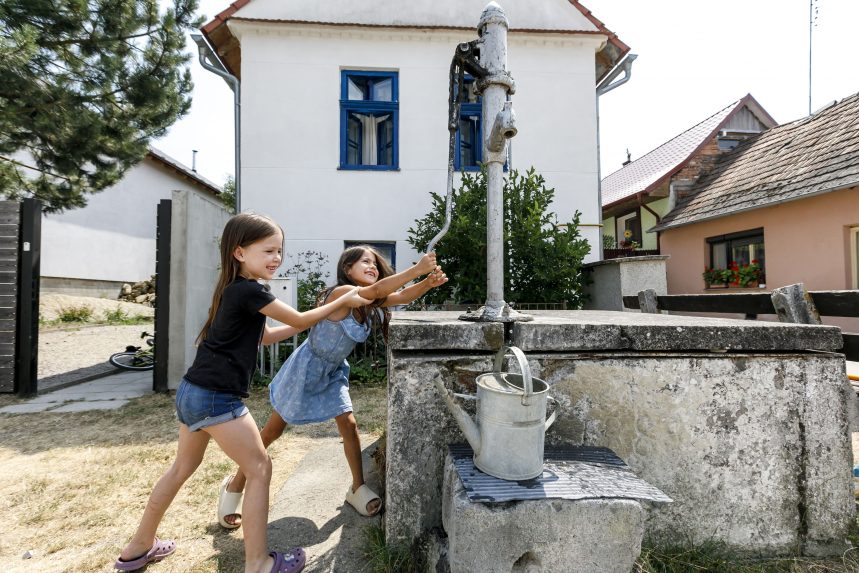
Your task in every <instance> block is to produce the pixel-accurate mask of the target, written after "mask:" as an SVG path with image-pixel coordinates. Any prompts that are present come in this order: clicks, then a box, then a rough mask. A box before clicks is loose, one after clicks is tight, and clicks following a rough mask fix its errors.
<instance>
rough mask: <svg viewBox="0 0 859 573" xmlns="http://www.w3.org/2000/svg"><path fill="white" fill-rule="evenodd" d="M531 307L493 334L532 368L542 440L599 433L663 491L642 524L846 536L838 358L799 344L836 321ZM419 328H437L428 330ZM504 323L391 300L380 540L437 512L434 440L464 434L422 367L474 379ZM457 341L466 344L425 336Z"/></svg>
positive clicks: (845, 451) (597, 438) (827, 546)
mask: <svg viewBox="0 0 859 573" xmlns="http://www.w3.org/2000/svg"><path fill="white" fill-rule="evenodd" d="M534 314H535V315H538V316H537V319H536V320H535V321H534V322H532V323H520V324H516V325H515V326H514V327H513V328H512V329H511V331H510V332H508V340H509V341H510V342H511V343H512V344H514V345H516V346H519V347H520V348H521V349H522V350H524V351H525V352H526V354H527V355H528V359H529V364H530V367H531V369H532V373H533V374H534V376H536V377H539V378H541V379H543V380H545V381H546V382H547V383H548V384H549V385H550V394H551V395H553V396H554V397H555V398H556V399H557V400H558V401H559V406H558V420H557V422H555V424H554V425H553V427H552V428H551V429H550V430H549V432H548V434H547V437H546V440H547V443H548V444H552V445H595V446H605V447H609V448H611V449H613V450H614V451H615V452H616V453H617V454H618V455H619V456H620V457H621V458H623V459H624V460H625V461H626V462H627V463H628V464H629V466H630V467H631V469H632V470H633V471H634V472H636V474H637V475H638V476H640V477H641V478H643V479H645V480H646V481H648V482H650V483H652V484H653V485H655V486H657V487H658V488H660V489H661V490H663V491H664V492H665V493H666V494H668V495H669V496H670V497H672V498H673V499H674V500H675V502H674V503H673V504H668V505H654V506H651V507H650V508H649V510H648V515H647V520H646V528H645V536H646V538H649V539H650V540H652V541H655V542H664V543H674V544H677V543H681V544H682V543H690V542H691V543H704V542H710V541H716V542H723V543H725V544H727V545H728V546H729V547H731V548H732V549H733V550H735V551H738V552H748V553H754V554H758V555H785V554H790V553H795V552H797V551H800V552H802V553H804V554H809V555H817V554H837V553H839V552H841V551H843V550H844V549H845V548H846V544H845V543H846V542H845V541H844V540H845V536H846V535H847V533H848V531H849V530H850V527H851V522H852V520H853V517H854V501H853V492H852V479H851V472H850V469H851V463H852V455H851V450H850V443H849V439H848V433H847V422H846V414H845V406H844V404H845V396H844V395H843V392H844V384H843V376H844V359H843V356H842V355H840V354H834V353H828V352H818V353H809V352H805V351H803V350H802V348H813V349H815V348H816V349H818V350H824V351H826V350H832V349H834V348H837V344H838V342H837V335H838V330H837V329H836V328H833V327H826V326H813V327H808V326H805V325H778V327H776V325H773V324H768V325H766V324H761V323H756V324H753V323H751V322H750V321H733V320H725V319H701V318H697V317H696V318H691V317H678V316H662V315H641V314H634V313H588V312H587V311H577V312H567V313H534ZM417 315H420V316H417ZM432 315H435V316H432ZM445 315H450V316H445ZM708 331H709V332H710V334H709V335H707V334H706V333H707V332H708ZM432 332H438V333H439V334H440V336H439V337H438V339H437V340H436V344H434V345H433V344H432V343H431V340H432V336H431V333H432ZM503 335H504V334H503V326H502V325H500V324H473V323H459V324H456V320H455V315H454V313H402V314H399V315H397V317H396V319H395V320H394V322H393V324H392V326H391V346H390V355H389V380H388V384H389V404H388V452H387V480H386V482H387V518H386V519H387V522H386V526H387V535H388V536H389V539H397V540H417V539H420V538H421V537H422V536H424V535H425V533H426V532H428V531H430V530H432V529H433V528H438V527H441V484H442V471H443V463H444V457H445V453H446V445H447V444H448V443H452V442H462V441H464V438H463V436H462V433H461V432H460V430H459V428H458V427H457V426H456V423H455V421H454V420H453V418H452V416H451V415H450V414H449V412H448V411H447V409H446V407H445V405H444V403H443V402H442V400H441V398H440V397H439V396H438V394H437V391H436V389H435V387H434V386H433V384H432V381H433V379H434V378H435V377H436V376H441V378H442V380H443V381H444V383H445V385H446V386H447V387H448V389H452V390H454V391H458V392H466V393H470V392H473V391H474V380H475V377H476V376H477V375H478V374H479V373H481V372H485V371H488V370H490V369H491V356H492V350H493V348H492V346H493V343H494V342H497V341H498V338H499V337H503ZM469 336H471V337H470V338H469ZM454 341H456V342H454ZM464 345H469V347H470V350H456V349H451V348H448V349H443V348H438V347H445V346H448V347H449V346H464ZM710 345H711V346H712V348H707V346H710ZM433 346H435V347H436V348H435V349H433V348H432V347H433ZM498 346H500V344H499V345H496V346H495V348H498ZM547 346H554V347H556V348H557V350H555V351H553V350H547V349H546V347H547ZM726 346H728V347H729V348H726ZM778 346H781V349H778V348H776V347H778ZM684 347H685V348H684ZM755 347H759V348H755ZM648 348H652V349H651V350H648ZM511 369H515V367H514V366H513V365H511Z"/></svg>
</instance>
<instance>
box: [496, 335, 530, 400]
mask: <svg viewBox="0 0 859 573" xmlns="http://www.w3.org/2000/svg"><path fill="white" fill-rule="evenodd" d="M508 350H509V351H510V352H512V353H513V356H515V357H516V361H517V362H519V370H520V371H521V372H522V390H523V391H524V394H522V405H523V406H527V405H528V403H529V402H530V401H531V396H532V395H533V394H534V384H533V383H532V382H531V367H530V366H528V359H527V358H525V353H524V352H522V351H521V350H519V348H517V347H515V346H502V347H501V350H499V351H498V354H496V355H495V366H494V367H493V370H494V371H495V372H501V368H502V366H504V357H505V356H507V351H508Z"/></svg>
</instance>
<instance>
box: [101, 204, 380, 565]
mask: <svg viewBox="0 0 859 573" xmlns="http://www.w3.org/2000/svg"><path fill="white" fill-rule="evenodd" d="M220 250H221V272H220V277H219V278H218V283H217V284H216V285H215V292H214V295H213V296H212V306H211V308H210V309H209V317H208V320H207V321H206V324H205V325H204V326H203V329H202V331H201V332H200V336H199V338H198V342H199V346H198V349H197V355H196V358H195V359H194V364H193V365H192V366H191V368H190V369H188V372H187V373H186V374H185V377H184V378H183V379H182V382H181V383H180V384H179V388H178V389H177V391H176V414H177V417H178V418H179V422H180V424H179V447H178V451H177V453H176V459H175V461H174V462H173V465H172V466H171V467H170V468H169V469H168V470H167V471H166V472H165V473H164V475H163V476H162V477H161V479H159V480H158V483H157V484H155V488H154V489H153V490H152V494H151V495H150V496H149V502H148V503H147V505H146V509H145V510H144V512H143V517H142V518H141V520H140V525H139V526H138V527H137V531H136V532H135V534H134V536H133V537H132V538H131V541H129V542H128V545H126V546H125V548H124V549H123V550H122V553H121V554H120V556H119V559H117V561H116V564H115V567H116V569H119V570H120V571H135V570H137V569H141V568H143V567H145V566H146V565H147V564H149V563H152V562H153V561H160V560H161V559H164V558H165V557H167V556H168V555H171V554H172V553H173V552H174V551H175V549H176V544H175V542H173V541H163V540H159V539H158V538H157V537H155V533H156V530H157V529H158V524H159V523H160V522H161V519H162V517H163V516H164V513H165V512H166V511H167V508H168V507H169V506H170V503H171V502H172V501H173V498H174V497H175V496H176V493H178V491H179V488H181V487H182V484H184V483H185V481H186V480H187V479H188V478H189V477H191V474H193V473H194V471H195V470H196V469H197V467H198V466H199V465H200V462H201V461H202V460H203V454H204V453H205V451H206V447H207V446H208V444H209V438H214V439H215V442H217V443H218V445H219V446H220V447H221V449H222V450H224V453H226V454H227V456H229V457H230V458H231V459H232V460H233V461H234V462H235V463H237V464H238V465H239V467H240V468H241V470H242V472H243V473H244V474H245V475H247V487H246V493H245V499H244V506H243V512H244V543H245V573H297V572H298V571H301V570H302V569H303V568H304V562H305V554H304V550H303V549H301V548H300V547H296V548H294V549H292V550H291V551H289V552H288V553H280V552H277V551H269V550H268V544H267V539H266V528H267V526H268V494H269V483H270V481H271V460H270V459H269V457H268V455H267V454H266V451H265V447H264V446H263V443H262V440H261V438H260V433H259V430H258V429H257V426H256V423H255V422H254V420H253V418H252V417H251V415H250V414H249V413H248V409H247V408H246V407H245V405H244V403H243V402H242V398H244V397H247V396H248V388H249V386H250V378H251V375H252V373H253V369H254V365H255V358H256V353H257V349H258V347H259V344H260V343H261V342H262V343H264V344H272V343H274V342H278V341H280V340H283V339H285V338H287V337H289V336H291V335H292V333H293V332H295V330H296V329H299V330H303V329H305V328H309V327H311V326H313V325H314V324H316V323H317V322H319V321H320V320H322V319H324V318H326V317H327V316H328V315H330V314H332V313H333V312H336V311H338V310H340V309H346V308H357V307H360V306H363V305H366V304H369V303H370V301H369V300H365V299H363V298H361V297H360V296H358V294H357V291H358V289H357V288H354V289H352V290H351V291H349V292H348V293H347V294H346V295H345V296H343V297H340V298H338V299H337V300H335V301H333V302H331V303H329V304H326V305H324V306H320V307H317V308H315V309H313V310H309V311H307V312H298V311H296V310H295V309H293V308H292V307H290V306H288V305H286V304H284V303H282V302H280V301H279V300H277V299H276V298H275V297H274V296H273V295H272V294H271V293H269V292H268V291H267V290H266V288H265V287H264V286H263V285H262V284H260V283H259V282H258V279H265V280H269V279H271V278H272V277H273V276H274V273H275V271H276V270H277V268H278V267H279V266H280V264H281V261H282V256H283V231H282V230H281V229H280V227H279V226H278V225H277V224H276V223H275V222H274V221H272V220H271V219H269V218H267V217H263V216H261V215H254V214H250V213H242V214H239V215H236V216H234V217H232V218H231V219H230V220H229V221H228V222H227V224H226V226H225V227H224V233H223V235H222V237H221V244H220ZM266 316H270V317H272V318H274V319H276V320H278V321H280V322H282V323H284V324H285V325H286V326H279V327H268V326H266V325H265V317H266Z"/></svg>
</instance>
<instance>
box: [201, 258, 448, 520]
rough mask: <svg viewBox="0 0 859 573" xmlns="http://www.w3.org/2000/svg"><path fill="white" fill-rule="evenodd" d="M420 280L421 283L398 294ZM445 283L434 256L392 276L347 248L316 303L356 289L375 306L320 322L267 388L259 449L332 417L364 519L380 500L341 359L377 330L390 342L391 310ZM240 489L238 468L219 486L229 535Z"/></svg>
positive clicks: (350, 493)
mask: <svg viewBox="0 0 859 573" xmlns="http://www.w3.org/2000/svg"><path fill="white" fill-rule="evenodd" d="M424 275H426V278H424V280H422V281H420V282H417V283H415V284H412V285H410V286H408V287H407V288H404V289H402V290H400V289H401V288H402V287H403V286H405V285H406V284H407V283H409V282H410V281H412V280H415V279H417V278H419V277H422V276H424ZM446 282H447V276H446V275H445V274H444V272H443V271H442V269H441V267H439V266H437V265H436V255H435V253H428V254H426V255H424V256H422V257H421V259H420V261H418V262H417V263H416V264H415V265H413V266H411V267H410V268H408V269H406V270H404V271H401V272H399V273H395V272H394V269H392V268H391V266H390V265H389V264H388V262H387V261H386V260H385V259H384V258H383V257H382V256H381V255H380V254H379V253H378V252H377V251H376V250H375V249H373V248H372V247H370V246H368V245H360V246H355V247H350V248H348V249H346V250H345V251H343V254H342V255H340V260H339V261H338V262H337V284H336V285H334V286H331V287H330V288H328V289H326V290H325V291H323V292H322V294H321V295H320V297H319V301H318V302H319V303H320V304H322V303H325V302H328V301H331V300H336V299H338V297H340V296H343V295H344V294H346V293H348V292H350V290H351V289H353V288H355V286H358V287H360V288H359V291H358V292H359V293H360V294H361V296H362V297H364V298H368V299H372V300H373V303H372V304H371V305H369V306H365V307H362V308H358V309H354V310H349V309H345V308H344V309H342V310H340V311H338V312H335V313H332V314H331V316H330V317H329V318H328V319H327V320H324V321H320V322H319V324H317V325H316V326H314V327H313V328H312V329H311V330H310V333H309V334H308V336H307V339H306V340H305V341H304V342H303V343H302V344H301V346H299V347H298V348H297V349H296V350H295V352H293V353H292V354H290V356H289V359H287V361H286V362H285V363H284V365H283V366H282V367H281V369H280V371H279V372H278V373H277V375H276V376H275V377H274V380H272V382H271V384H270V385H269V393H270V397H271V403H272V406H273V407H274V411H273V412H272V413H271V416H270V417H269V419H268V422H267V423H266V425H265V427H264V428H263V429H262V431H261V435H262V441H263V443H264V444H265V445H269V444H271V443H272V442H273V441H274V440H276V439H277V438H278V437H280V436H281V435H282V434H283V432H284V430H285V429H286V426H287V424H310V423H314V422H321V421H325V420H330V419H332V418H333V419H334V420H335V422H336V424H337V429H338V431H339V432H340V435H341V437H342V438H343V451H344V454H345V455H346V460H347V462H348V463H349V470H350V472H351V474H352V484H351V486H350V487H349V488H348V490H347V491H346V494H345V497H346V501H347V502H348V503H349V504H350V505H351V506H352V507H354V508H355V510H356V511H357V512H358V513H360V514H361V515H365V516H373V515H376V514H378V513H379V511H380V509H381V506H382V505H381V504H382V500H381V498H380V497H379V495H378V494H377V493H375V492H374V491H373V490H371V489H370V487H369V486H368V485H367V484H365V483H364V471H363V464H362V461H361V439H360V437H359V435H358V424H357V422H356V421H355V416H354V414H353V412H352V400H351V398H350V396H349V364H348V362H347V361H346V357H347V356H348V355H349V354H350V353H351V352H352V350H353V349H354V348H355V345H356V344H358V343H361V342H363V341H365V340H367V337H368V336H369V334H370V331H371V329H372V328H374V327H375V328H378V329H379V330H381V331H382V332H383V334H385V336H386V337H387V326H388V321H389V319H390V312H389V311H388V307H392V306H399V305H403V304H408V303H410V302H412V301H414V300H417V299H418V298H420V297H421V296H423V295H424V294H426V293H427V292H428V291H429V290H430V289H432V288H436V287H439V286H441V285H443V284H445V283H446ZM244 483H245V477H244V475H243V474H242V471H241V468H239V471H238V472H236V475H235V477H234V478H233V477H232V476H227V477H225V478H224V481H223V482H222V483H221V494H220V496H219V501H218V522H219V523H220V524H221V526H223V527H226V528H228V529H234V528H236V527H239V526H240V525H241V523H242V522H241V521H240V520H241V519H242V517H243V516H242V515H241V512H240V511H238V500H239V499H241V493H240V492H241V491H242V487H243V486H244Z"/></svg>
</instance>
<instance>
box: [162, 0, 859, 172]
mask: <svg viewBox="0 0 859 573" xmlns="http://www.w3.org/2000/svg"><path fill="white" fill-rule="evenodd" d="M284 1H287V0H284ZM505 1H507V2H515V1H516V0H499V3H500V4H501V5H502V6H503V5H504V2H505ZM582 3H583V4H584V6H586V7H587V8H588V9H590V10H591V12H592V13H593V15H594V16H596V17H597V18H598V19H600V20H601V21H602V22H603V23H604V24H605V25H606V27H608V29H609V30H611V31H613V32H614V33H615V34H617V35H618V37H619V38H620V39H621V40H622V41H623V42H624V43H625V44H626V45H628V46H629V47H630V48H631V50H630V51H631V52H632V53H634V54H637V55H638V59H637V60H636V61H635V63H634V64H633V67H632V76H631V79H630V80H629V81H628V82H627V83H625V84H624V85H622V86H619V87H617V88H616V89H614V90H612V91H611V92H608V93H606V94H604V95H603V96H601V97H600V100H599V112H600V117H599V121H600V158H601V162H600V163H601V166H600V169H601V175H602V177H605V176H606V175H608V174H610V173H612V172H614V171H616V170H617V169H619V168H620V167H621V164H622V163H623V162H624V161H625V160H626V152H627V150H629V153H630V155H631V158H632V159H633V160H635V159H637V158H639V157H641V156H642V155H644V154H646V153H647V152H649V151H651V150H653V149H655V148H656V147H658V146H659V145H661V144H663V143H665V142H666V141H668V140H670V139H671V138H673V137H675V136H676V135H679V134H680V133H682V132H684V131H686V130H687V129H689V128H690V127H692V126H693V125H695V124H697V123H699V122H701V121H703V120H704V119H706V118H707V117H709V116H711V115H713V114H714V113H716V112H717V111H719V110H721V109H723V108H725V107H727V106H728V105H729V104H731V103H733V102H735V101H737V100H739V99H740V98H742V97H743V96H745V95H746V94H749V93H750V94H752V96H753V97H754V98H755V99H756V100H757V101H758V103H760V104H761V106H763V108H764V109H765V110H767V112H769V114H770V115H771V116H772V117H773V118H774V119H775V120H776V121H777V122H779V123H787V122H790V121H793V120H796V119H799V118H802V117H805V116H806V115H808V111H809V8H810V7H811V9H812V10H811V11H812V17H813V20H814V25H813V28H812V50H811V51H812V61H811V64H812V65H811V72H812V76H811V80H812V81H811V109H812V112H813V111H815V110H817V109H819V108H821V107H823V106H824V105H826V104H827V103H829V102H831V101H833V100H840V99H842V98H845V97H847V96H849V95H852V94H854V93H856V92H859V63H857V61H859V58H857V56H859V43H857V42H856V41H855V34H856V29H857V26H859V0H720V1H718V2H716V1H712V0H582ZM810 4H811V6H810ZM228 5H229V1H228V0H201V1H200V12H201V13H203V14H204V15H205V16H206V21H207V22H208V21H209V20H211V19H212V17H213V16H214V15H215V14H217V13H219V12H220V11H222V10H223V9H225V8H226V7H227V6H228ZM478 16H479V15H478ZM510 25H511V28H515V22H511V23H510ZM188 51H190V52H192V53H193V54H194V59H193V60H192V62H191V66H190V67H191V73H192V76H193V79H194V84H195V87H194V93H193V104H192V107H191V111H190V112H189V114H188V115H187V116H185V117H184V118H182V119H181V120H179V121H178V122H177V123H176V124H174V125H173V126H172V127H171V129H170V130H169V132H168V133H167V135H166V136H164V137H163V138H161V139H159V140H157V141H154V142H153V143H152V144H153V146H154V147H157V148H159V149H161V150H162V151H164V152H165V153H167V154H168V155H170V156H172V157H173V158H174V159H176V160H178V161H180V162H182V163H184V164H186V165H188V166H191V165H192V161H194V154H193V153H192V150H194V149H196V150H197V154H196V161H195V163H196V168H197V171H198V172H199V173H200V174H201V175H203V176H204V177H207V178H208V179H211V180H212V181H213V182H215V183H217V184H222V183H223V182H224V181H225V179H226V177H227V175H228V174H232V173H233V171H234V169H233V167H234V156H233V94H232V92H231V91H230V89H229V87H228V86H227V84H226V83H225V82H224V81H223V80H222V79H221V78H219V77H217V76H215V75H214V74H212V73H210V72H207V71H205V70H204V69H203V68H201V67H200V64H199V62H198V60H197V56H196V54H197V50H196V46H195V45H194V44H193V42H192V41H191V39H190V36H189V38H188ZM511 73H512V74H513V76H514V77H515V76H516V70H511ZM513 101H514V104H515V96H514V97H513Z"/></svg>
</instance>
